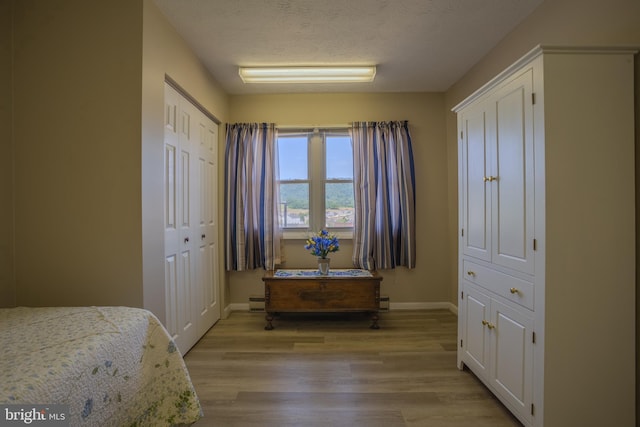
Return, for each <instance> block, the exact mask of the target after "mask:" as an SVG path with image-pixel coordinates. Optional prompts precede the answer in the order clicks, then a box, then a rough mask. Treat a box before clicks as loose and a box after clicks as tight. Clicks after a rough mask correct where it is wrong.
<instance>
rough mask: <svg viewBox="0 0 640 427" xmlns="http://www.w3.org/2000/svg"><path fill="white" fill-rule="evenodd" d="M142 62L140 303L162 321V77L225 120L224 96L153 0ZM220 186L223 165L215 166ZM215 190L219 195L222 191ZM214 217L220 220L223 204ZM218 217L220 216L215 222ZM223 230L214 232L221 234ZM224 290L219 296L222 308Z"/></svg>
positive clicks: (147, 3) (146, 2)
mask: <svg viewBox="0 0 640 427" xmlns="http://www.w3.org/2000/svg"><path fill="white" fill-rule="evenodd" d="M142 58H143V61H142V80H143V81H142V218H143V221H142V236H143V263H144V266H143V276H144V277H143V281H144V307H145V308H148V309H151V310H152V311H153V312H154V313H156V315H157V316H158V317H159V318H160V319H161V320H164V311H165V295H164V271H165V270H164V268H165V267H164V226H163V220H164V219H163V215H164V208H163V205H162V201H163V198H164V193H163V191H164V190H163V188H164V187H163V181H164V176H163V171H164V169H163V166H162V165H163V164H164V157H163V156H164V144H163V138H164V133H163V132H164V81H165V75H168V76H169V77H171V78H172V79H173V80H174V81H176V82H177V83H178V84H179V85H180V86H181V87H182V88H183V89H184V90H185V91H186V92H187V93H188V94H189V95H191V96H192V97H193V98H195V99H196V100H197V101H198V103H200V104H201V105H202V106H203V107H204V108H205V109H206V110H207V111H208V112H209V113H210V114H212V115H213V116H215V117H216V118H217V119H218V120H220V121H222V122H225V121H226V120H227V115H228V108H229V107H228V102H229V101H228V97H227V95H226V94H225V92H224V91H223V90H222V89H221V88H220V87H219V85H218V84H217V82H216V81H215V80H214V79H213V78H212V77H211V75H210V74H209V73H208V72H207V71H206V69H205V68H204V67H203V66H202V64H201V63H200V61H199V60H198V58H197V57H196V56H195V55H194V54H193V52H191V50H190V48H189V47H188V46H187V45H186V44H185V42H184V40H183V39H182V38H181V37H180V36H179V35H178V33H177V32H176V31H175V29H174V28H173V27H172V26H171V25H170V24H169V23H168V21H167V20H166V18H165V17H164V16H163V15H162V14H161V12H160V11H159V10H158V8H157V7H156V6H155V4H154V3H153V1H151V0H144V25H143V57H142ZM219 136H220V144H219V153H218V159H219V164H220V165H222V164H223V163H222V159H223V156H224V142H223V141H224V126H223V125H222V126H220V129H219ZM219 177H220V178H219V181H220V185H219V186H220V189H222V188H223V184H222V182H223V170H222V168H219ZM218 194H223V193H222V192H221V191H219V192H218ZM218 211H219V213H218V216H219V218H220V219H222V215H223V209H222V203H220V204H219V209H218ZM221 223H222V220H220V221H219V224H221ZM221 230H222V229H220V233H219V235H220V236H222V231H221ZM219 258H220V260H221V261H220V266H221V272H220V284H221V287H222V289H223V291H224V289H225V282H224V278H225V276H224V274H223V273H222V271H224V270H223V267H222V266H223V265H224V263H223V260H224V254H223V253H220V254H219ZM226 299H227V298H226V293H224V294H223V295H222V302H223V307H224V306H225V305H226V304H225V301H226Z"/></svg>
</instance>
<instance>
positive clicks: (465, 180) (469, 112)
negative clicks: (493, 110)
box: [459, 103, 491, 261]
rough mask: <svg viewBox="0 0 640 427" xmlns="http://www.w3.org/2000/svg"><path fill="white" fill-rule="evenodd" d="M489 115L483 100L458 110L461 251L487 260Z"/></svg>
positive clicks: (489, 231)
mask: <svg viewBox="0 0 640 427" xmlns="http://www.w3.org/2000/svg"><path fill="white" fill-rule="evenodd" d="M488 124H489V117H488V114H487V111H486V110H485V109H484V104H483V103H477V104H476V105H474V106H471V107H469V108H467V109H465V110H464V111H463V112H462V113H461V114H460V123H459V127H460V129H461V131H460V132H461V147H460V151H461V152H460V155H461V165H460V168H461V171H460V180H461V187H462V189H461V190H462V194H463V196H462V199H461V201H460V202H461V206H460V209H462V218H461V219H462V224H461V228H462V229H461V230H460V233H461V245H462V252H463V254H464V255H469V256H473V257H475V258H479V259H483V260H485V261H491V220H490V215H491V193H490V190H491V187H490V184H491V182H489V173H488V172H489V171H488V169H489V167H490V156H491V151H490V148H491V147H490V139H489V129H488Z"/></svg>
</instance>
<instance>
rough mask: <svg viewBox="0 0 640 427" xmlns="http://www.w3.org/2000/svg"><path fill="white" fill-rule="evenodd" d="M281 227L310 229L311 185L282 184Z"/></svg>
mask: <svg viewBox="0 0 640 427" xmlns="http://www.w3.org/2000/svg"><path fill="white" fill-rule="evenodd" d="M280 202H281V203H282V205H281V206H280V225H281V226H282V227H285V228H286V227H291V228H295V227H301V228H308V227H309V184H308V183H306V182H305V183H280Z"/></svg>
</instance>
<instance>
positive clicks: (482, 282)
mask: <svg viewBox="0 0 640 427" xmlns="http://www.w3.org/2000/svg"><path fill="white" fill-rule="evenodd" d="M462 269H463V272H462V273H463V275H464V277H463V278H464V279H466V280H468V281H470V282H473V283H475V284H477V285H479V286H482V287H483V288H485V289H488V290H490V291H492V292H495V293H496V294H498V295H500V296H501V297H504V298H506V299H508V300H509V301H513V302H515V303H517V304H520V305H521V306H523V307H526V308H528V309H530V310H533V296H534V295H533V292H534V286H533V283H531V282H528V281H526V280H522V279H519V278H517V277H514V276H511V275H509V274H505V273H502V272H500V271H497V270H493V269H491V268H487V267H483V266H481V265H479V264H476V263H473V262H470V261H467V260H463V262H462Z"/></svg>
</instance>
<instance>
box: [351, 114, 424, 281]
mask: <svg viewBox="0 0 640 427" xmlns="http://www.w3.org/2000/svg"><path fill="white" fill-rule="evenodd" d="M350 132H351V139H352V141H353V159H354V169H353V181H354V183H353V186H354V192H355V224H354V235H353V263H354V266H356V267H359V268H366V269H368V270H373V269H391V268H395V267H396V266H405V267H409V268H413V267H415V264H416V240H415V204H416V202H415V192H414V191H415V172H414V168H413V151H412V149H411V136H410V134H409V125H408V123H407V122H406V121H404V122H358V123H354V124H353V126H352V127H351V129H350Z"/></svg>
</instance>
